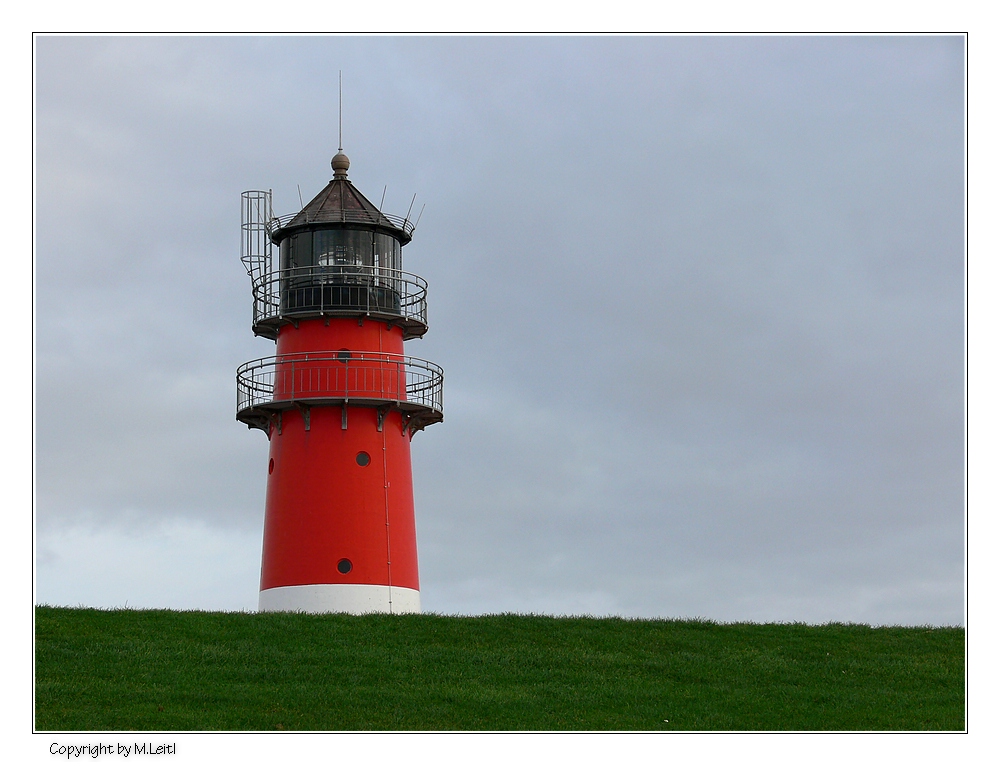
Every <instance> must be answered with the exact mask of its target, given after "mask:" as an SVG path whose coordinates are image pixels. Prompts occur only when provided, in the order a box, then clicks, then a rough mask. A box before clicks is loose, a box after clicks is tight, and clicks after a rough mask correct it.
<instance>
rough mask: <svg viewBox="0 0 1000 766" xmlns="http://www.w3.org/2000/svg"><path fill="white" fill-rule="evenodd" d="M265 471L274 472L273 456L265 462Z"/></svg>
mask: <svg viewBox="0 0 1000 766" xmlns="http://www.w3.org/2000/svg"><path fill="white" fill-rule="evenodd" d="M267 472H268V473H269V474H271V473H274V458H273V457H272V458H271V459H270V460H269V461H268V463H267Z"/></svg>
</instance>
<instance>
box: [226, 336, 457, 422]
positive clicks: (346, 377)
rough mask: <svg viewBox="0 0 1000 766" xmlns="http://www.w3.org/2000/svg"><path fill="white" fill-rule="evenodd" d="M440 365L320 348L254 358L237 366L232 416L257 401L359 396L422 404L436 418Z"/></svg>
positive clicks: (270, 403) (271, 404) (277, 403)
mask: <svg viewBox="0 0 1000 766" xmlns="http://www.w3.org/2000/svg"><path fill="white" fill-rule="evenodd" d="M443 393H444V370H443V369H441V367H439V366H438V365H436V364H434V363H433V362H428V361H427V360H425V359H418V358H417V357H412V356H405V355H403V354H388V353H384V352H380V351H364V352H362V351H323V352H304V353H296V354H279V355H277V356H268V357H263V358H261V359H254V360H253V361H250V362H246V363H245V364H242V365H240V367H239V369H238V370H237V371H236V413H237V415H236V417H237V418H238V419H244V418H241V417H240V414H241V413H245V412H246V411H247V410H252V409H255V408H259V407H267V408H269V409H274V408H279V409H280V408H282V407H287V406H293V405H294V403H295V402H302V401H304V402H308V401H309V400H317V399H322V400H338V401H343V402H349V401H350V400H362V403H364V402H380V403H381V402H384V403H390V404H395V405H396V406H397V407H398V408H399V409H406V410H410V411H413V410H425V411H431V412H433V413H436V414H437V415H438V417H436V418H434V419H435V420H440V414H441V412H442V405H443Z"/></svg>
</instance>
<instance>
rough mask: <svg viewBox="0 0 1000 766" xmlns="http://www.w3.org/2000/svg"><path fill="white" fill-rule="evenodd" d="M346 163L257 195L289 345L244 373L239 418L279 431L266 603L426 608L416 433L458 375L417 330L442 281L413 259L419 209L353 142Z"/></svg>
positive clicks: (273, 316) (266, 274) (249, 263)
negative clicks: (382, 190)
mask: <svg viewBox="0 0 1000 766" xmlns="http://www.w3.org/2000/svg"><path fill="white" fill-rule="evenodd" d="M331 165H332V168H333V178H332V179H331V180H330V182H329V183H328V184H327V185H326V187H325V188H324V189H323V190H322V191H320V193H319V194H317V195H316V196H315V197H314V198H313V199H312V200H311V201H310V202H309V203H308V204H306V205H305V206H304V207H302V209H301V210H299V212H297V213H293V214H290V215H286V216H282V217H275V216H274V215H273V214H272V196H271V192H270V191H248V192H244V193H243V195H242V237H241V259H242V261H243V263H244V265H245V267H246V269H247V273H248V274H249V275H250V280H251V289H252V293H253V332H254V334H255V335H258V336H261V337H264V338H268V339H270V340H273V341H274V342H275V346H276V347H275V353H274V355H272V356H268V357H265V358H262V359H255V360H253V361H250V362H247V363H245V364H243V365H242V366H240V367H239V369H238V370H237V373H236V388H237V405H236V419H237V420H239V421H240V422H242V423H245V424H246V425H247V426H248V427H249V428H252V429H253V428H256V429H260V430H261V431H263V432H264V433H265V434H267V438H268V443H269V452H268V461H267V491H266V497H265V509H264V540H263V551H262V556H261V575H260V600H259V608H260V610H261V611H302V612H347V613H352V614H364V613H368V612H388V613H403V612H419V611H420V581H419V577H418V572H417V539H416V527H415V521H414V509H413V480H412V473H411V467H410V442H411V440H412V439H413V435H414V434H415V433H416V432H418V431H420V430H422V429H424V428H426V427H427V426H429V425H431V424H433V423H438V422H440V421H441V420H442V419H443V411H442V391H443V387H444V372H443V371H442V369H441V368H440V367H439V366H437V365H436V364H433V363H431V362H428V361H425V360H423V359H418V358H416V357H412V356H408V355H406V354H405V353H404V343H405V342H406V341H407V340H411V339H413V338H420V337H422V336H423V335H424V334H425V333H426V332H427V283H426V282H425V281H424V280H423V279H422V278H420V277H418V276H416V275H414V274H410V273H408V272H405V271H403V270H402V249H403V247H404V246H405V245H407V244H408V243H409V242H410V240H411V239H412V236H413V230H414V224H413V222H412V221H410V219H409V213H407V216H406V217H405V218H404V217H399V216H393V215H388V214H386V213H384V212H382V210H381V204H380V205H379V206H376V205H374V204H373V203H372V202H371V201H369V200H368V199H367V198H366V197H365V196H364V195H363V194H362V193H361V192H360V191H358V189H356V188H355V187H354V185H353V184H352V183H351V181H350V180H349V179H348V169H349V168H350V160H348V158H347V156H346V155H345V154H344V153H343V150H340V151H338V153H337V154H336V155H335V156H334V158H333V160H332V162H331ZM384 196H385V195H384V194H383V199H384ZM411 208H412V203H411Z"/></svg>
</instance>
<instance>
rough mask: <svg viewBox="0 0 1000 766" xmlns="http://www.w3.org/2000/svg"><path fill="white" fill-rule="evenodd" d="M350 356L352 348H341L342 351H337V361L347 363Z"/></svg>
mask: <svg viewBox="0 0 1000 766" xmlns="http://www.w3.org/2000/svg"><path fill="white" fill-rule="evenodd" d="M350 358H351V351H350V349H346V348H342V349H340V351H338V352H337V361H338V362H340V363H341V364H347V362H348V361H349V360H350Z"/></svg>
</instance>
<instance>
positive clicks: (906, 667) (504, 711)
mask: <svg viewBox="0 0 1000 766" xmlns="http://www.w3.org/2000/svg"><path fill="white" fill-rule="evenodd" d="M35 728H36V729H37V730H39V731H47V730H52V731H66V730H73V731H77V730H99V731H107V730H138V731H141V730H167V731H189V730H195V731H201V730H250V731H261V730H275V729H285V730H296V729H298V730H304V729H308V730H412V729H416V730H544V731H551V730H932V729H933V730H947V729H951V730H961V729H964V728H965V631H964V629H961V628H934V629H929V628H869V627H867V626H859V625H835V624H831V625H823V626H808V625H797V624H780V625H768V624H764V625H757V624H728V625H720V624H716V623H711V622H699V621H668V620H623V619H597V618H575V617H574V618H554V617H537V616H522V615H496V616H487V617H441V616H435V615H402V616H388V615H369V616H364V617H350V616H345V615H304V614H277V613H270V614H249V613H246V614H245V613H215V612H172V611H137V610H116V611H102V610H94V609H62V608H53V607H37V608H36V610H35Z"/></svg>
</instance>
